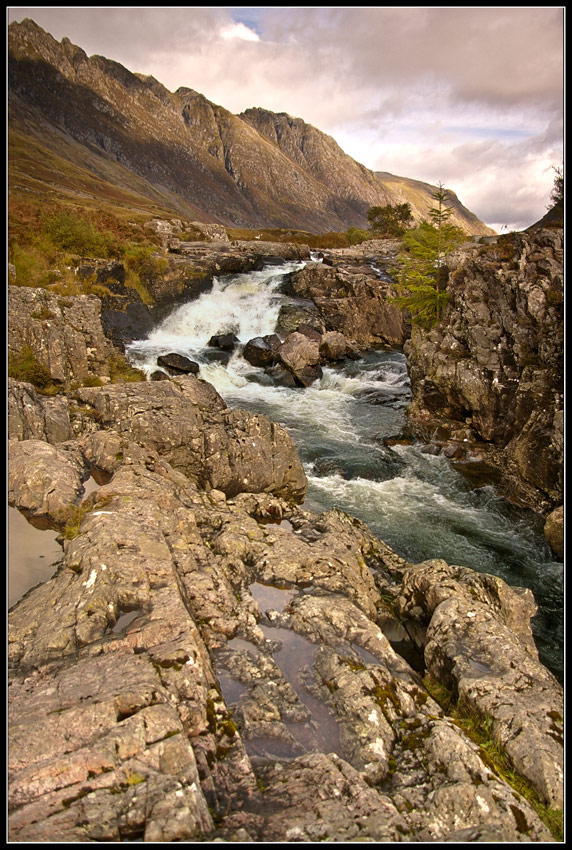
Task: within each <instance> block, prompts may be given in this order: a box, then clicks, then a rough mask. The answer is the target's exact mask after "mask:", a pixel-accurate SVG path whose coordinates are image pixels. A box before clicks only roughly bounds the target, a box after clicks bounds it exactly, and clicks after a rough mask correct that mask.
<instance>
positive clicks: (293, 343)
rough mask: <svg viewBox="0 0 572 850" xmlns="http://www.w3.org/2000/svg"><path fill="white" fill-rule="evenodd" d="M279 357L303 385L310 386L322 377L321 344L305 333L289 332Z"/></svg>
mask: <svg viewBox="0 0 572 850" xmlns="http://www.w3.org/2000/svg"><path fill="white" fill-rule="evenodd" d="M278 357H279V360H280V363H281V364H282V366H284V367H285V368H286V369H287V370H288V371H289V372H290V373H291V374H292V375H293V376H294V378H295V379H296V381H297V383H298V384H299V385H300V386H302V387H309V386H310V384H312V383H313V382H314V381H315V380H317V379H318V378H321V377H322V370H321V368H320V365H319V363H320V344H319V342H318V340H317V339H310V338H309V337H308V336H306V335H305V334H303V333H299V332H298V331H294V332H293V333H291V334H288V336H287V337H286V339H285V340H284V342H283V343H282V345H281V346H280V348H279V349H278Z"/></svg>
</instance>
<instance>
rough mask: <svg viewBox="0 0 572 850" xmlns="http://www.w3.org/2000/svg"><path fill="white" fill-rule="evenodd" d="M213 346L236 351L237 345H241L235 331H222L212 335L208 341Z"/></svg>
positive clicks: (222, 349)
mask: <svg viewBox="0 0 572 850" xmlns="http://www.w3.org/2000/svg"><path fill="white" fill-rule="evenodd" d="M208 344H209V346H212V347H213V348H220V349H221V351H234V349H235V348H236V347H237V345H240V340H239V338H238V337H237V336H236V334H233V333H221V334H215V335H214V336H211V338H210V339H209V342H208Z"/></svg>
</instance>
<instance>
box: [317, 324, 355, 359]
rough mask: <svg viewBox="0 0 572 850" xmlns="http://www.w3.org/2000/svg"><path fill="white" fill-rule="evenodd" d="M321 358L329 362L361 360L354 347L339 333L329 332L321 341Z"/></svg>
mask: <svg viewBox="0 0 572 850" xmlns="http://www.w3.org/2000/svg"><path fill="white" fill-rule="evenodd" d="M320 356H321V357H323V359H324V360H327V361H336V360H344V359H345V358H346V357H351V358H352V359H357V358H359V356H360V355H359V352H358V350H357V349H356V347H355V346H354V345H352V344H351V342H349V340H347V339H346V338H345V336H344V335H343V334H340V333H338V332H337V331H327V332H326V333H325V334H323V336H322V338H321V340H320Z"/></svg>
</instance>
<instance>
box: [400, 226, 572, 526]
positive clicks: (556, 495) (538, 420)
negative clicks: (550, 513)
mask: <svg viewBox="0 0 572 850" xmlns="http://www.w3.org/2000/svg"><path fill="white" fill-rule="evenodd" d="M450 295H451V300H450V302H449V307H448V310H447V313H446V314H445V317H444V320H443V322H442V323H441V324H440V325H438V326H436V327H435V328H434V329H433V330H431V331H430V332H428V333H423V332H420V333H417V334H414V335H413V338H412V339H411V340H410V341H409V342H408V343H407V344H406V347H405V349H406V352H407V355H408V358H409V364H410V369H411V380H412V389H413V395H414V404H413V406H412V408H411V410H410V413H411V420H412V423H413V424H414V425H415V427H416V428H417V429H419V430H420V431H421V432H422V433H425V434H426V435H431V434H434V433H437V431H438V430H439V428H440V429H441V430H443V429H444V430H445V431H447V432H452V431H455V430H457V431H459V433H460V431H462V430H463V428H465V429H467V428H468V430H466V433H465V432H463V434H462V438H465V437H466V439H464V442H467V441H469V442H471V443H476V444H478V448H479V450H484V449H485V448H486V447H488V448H489V449H490V450H492V451H493V452H494V453H495V454H496V455H497V457H496V462H497V465H499V466H500V467H501V468H502V469H503V474H504V478H503V482H502V486H503V489H505V491H507V492H508V494H509V495H510V496H511V497H513V498H516V499H517V500H518V501H522V502H524V503H525V504H529V505H532V506H533V507H536V508H541V509H543V510H547V509H549V508H550V507H554V506H555V505H558V504H559V503H560V502H561V501H562V486H563V465H562V459H563V427H564V412H563V369H564V357H563V344H564V335H563V333H564V328H563V308H564V302H563V298H564V296H563V231H562V230H561V229H558V228H550V229H547V228H544V229H537V230H531V231H529V232H528V233H519V234H513V236H512V237H511V238H510V239H508V238H504V239H503V240H502V241H500V242H499V244H498V245H497V246H494V247H492V248H490V249H489V248H484V249H481V255H480V256H477V257H475V258H474V259H472V260H470V261H469V262H467V263H465V264H463V265H461V266H460V267H459V268H458V269H457V270H456V271H455V272H454V274H453V277H452V283H451V285H450ZM437 426H439V428H438V427H437ZM436 429H437V431H436Z"/></svg>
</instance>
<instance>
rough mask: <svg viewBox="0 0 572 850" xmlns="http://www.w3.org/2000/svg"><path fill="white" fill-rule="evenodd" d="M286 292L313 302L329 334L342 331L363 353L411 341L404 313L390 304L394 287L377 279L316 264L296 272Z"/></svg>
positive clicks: (394, 293)
mask: <svg viewBox="0 0 572 850" xmlns="http://www.w3.org/2000/svg"><path fill="white" fill-rule="evenodd" d="M285 289H286V292H287V294H290V295H294V296H296V297H298V298H306V299H311V300H312V301H313V302H314V304H315V306H316V308H317V310H318V313H319V315H320V317H321V319H322V320H323V322H324V324H325V327H326V329H327V330H328V331H338V332H339V333H341V334H343V335H344V336H345V337H346V338H347V339H348V340H351V342H353V343H354V344H355V345H357V346H358V347H360V348H362V349H364V348H369V347H372V346H379V345H394V346H398V345H403V343H404V342H405V340H406V338H407V329H406V325H405V322H404V318H403V314H402V311H401V310H400V309H399V308H398V307H396V306H395V305H394V304H391V303H390V301H389V300H388V299H390V298H391V297H394V296H395V295H396V294H397V293H396V292H395V289H394V287H393V285H392V284H391V283H389V282H387V281H383V280H380V279H378V278H376V277H375V275H374V276H373V277H371V276H369V275H365V274H353V273H351V272H349V271H346V270H342V269H337V268H335V267H331V266H327V265H323V264H321V263H314V264H308V265H307V266H306V267H305V268H304V269H302V270H301V271H299V272H295V273H294V274H293V275H292V276H291V278H290V281H289V283H288V285H287V287H286V288H285Z"/></svg>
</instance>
